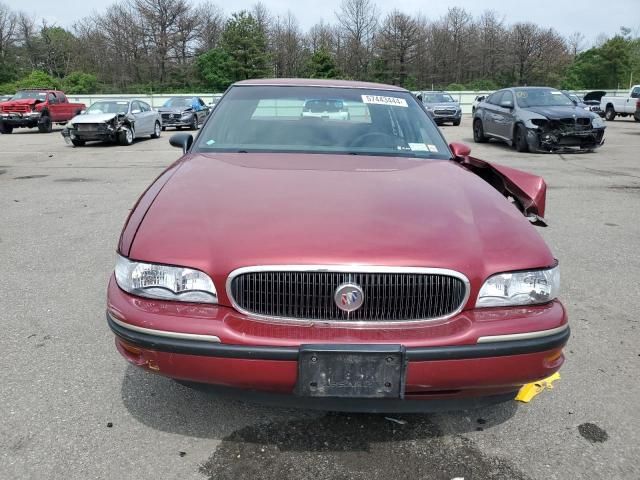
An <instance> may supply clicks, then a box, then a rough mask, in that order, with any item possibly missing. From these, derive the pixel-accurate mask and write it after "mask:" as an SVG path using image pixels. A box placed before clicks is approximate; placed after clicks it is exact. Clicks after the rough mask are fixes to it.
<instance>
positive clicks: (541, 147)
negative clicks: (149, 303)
mask: <svg viewBox="0 0 640 480" xmlns="http://www.w3.org/2000/svg"><path fill="white" fill-rule="evenodd" d="M604 130H605V125H604V121H603V120H602V119H601V118H600V117H599V116H598V115H596V114H595V113H592V112H589V111H586V110H585V109H584V108H580V107H577V106H576V105H574V104H573V102H572V101H571V100H570V99H569V97H567V96H566V95H565V94H563V93H562V92H561V91H559V90H556V89H553V88H548V87H516V88H505V89H503V90H498V91H497V92H494V93H492V94H491V95H489V96H488V97H487V99H486V100H485V101H484V102H482V103H480V104H479V105H478V108H477V109H476V112H475V114H474V116H473V139H474V141H476V142H485V141H487V140H488V139H490V138H494V139H497V140H502V141H504V142H506V143H507V144H509V145H512V146H514V147H515V148H516V149H517V150H518V151H519V152H527V151H531V152H537V151H544V152H549V151H558V150H563V149H569V148H573V149H580V150H593V149H595V148H597V147H599V146H600V145H602V143H603V140H604Z"/></svg>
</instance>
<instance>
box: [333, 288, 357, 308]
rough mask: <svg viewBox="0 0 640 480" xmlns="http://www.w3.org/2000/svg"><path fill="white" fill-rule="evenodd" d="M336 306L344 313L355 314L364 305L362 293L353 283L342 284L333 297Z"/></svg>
mask: <svg viewBox="0 0 640 480" xmlns="http://www.w3.org/2000/svg"><path fill="white" fill-rule="evenodd" d="M333 301H334V302H335V303H336V306H337V307H338V308H339V309H340V310H342V311H344V312H355V311H356V310H358V309H359V308H360V307H361V306H362V304H363V303H364V292H363V291H362V289H361V288H360V286H358V285H356V284H355V283H343V284H342V285H340V286H339V287H338V288H337V289H336V293H335V294H334V296H333Z"/></svg>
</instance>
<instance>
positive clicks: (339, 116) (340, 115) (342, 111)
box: [302, 98, 350, 120]
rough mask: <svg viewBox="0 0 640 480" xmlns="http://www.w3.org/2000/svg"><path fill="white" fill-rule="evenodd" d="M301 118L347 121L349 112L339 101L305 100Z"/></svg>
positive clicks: (330, 99)
mask: <svg viewBox="0 0 640 480" xmlns="http://www.w3.org/2000/svg"><path fill="white" fill-rule="evenodd" d="M302 116H303V117H307V118H331V119H334V120H349V118H350V116H349V112H348V110H347V107H345V105H344V102H343V101H342V100H340V99H332V98H329V99H319V100H306V101H305V102H304V107H303V108H302Z"/></svg>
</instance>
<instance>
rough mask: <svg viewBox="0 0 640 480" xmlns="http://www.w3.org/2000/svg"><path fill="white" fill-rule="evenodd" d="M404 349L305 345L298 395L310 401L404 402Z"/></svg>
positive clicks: (380, 346)
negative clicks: (322, 398)
mask: <svg viewBox="0 0 640 480" xmlns="http://www.w3.org/2000/svg"><path fill="white" fill-rule="evenodd" d="M405 372H406V356H405V350H404V347H402V346H401V345H303V346H302V347H301V348H300V354H299V358H298V382H297V387H296V392H297V394H298V395H301V396H309V397H342V398H402V397H403V396H404V381H405Z"/></svg>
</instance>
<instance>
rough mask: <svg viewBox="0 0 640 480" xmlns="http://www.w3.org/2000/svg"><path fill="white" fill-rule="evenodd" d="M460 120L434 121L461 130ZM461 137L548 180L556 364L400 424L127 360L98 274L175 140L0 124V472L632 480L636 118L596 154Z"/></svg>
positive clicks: (459, 133) (639, 175) (638, 387)
mask: <svg viewBox="0 0 640 480" xmlns="http://www.w3.org/2000/svg"><path fill="white" fill-rule="evenodd" d="M469 123H470V122H469V121H468V119H465V121H464V122H463V124H462V126H461V127H444V128H443V130H444V133H445V135H446V136H447V137H448V139H449V140H463V141H466V142H469V143H471V128H470V125H469ZM473 150H474V154H476V155H477V156H479V157H481V158H486V159H488V160H496V161H500V162H503V163H505V164H508V165H512V166H516V167H521V168H525V169H527V170H530V171H532V172H536V173H538V174H541V175H544V177H545V178H546V179H547V181H548V183H549V186H550V189H549V197H548V215H547V219H548V220H549V223H550V226H549V228H547V229H544V230H542V233H543V235H544V236H545V237H546V239H547V240H548V242H549V243H550V244H551V246H552V248H553V250H554V251H555V253H556V255H557V257H558V258H559V259H560V261H561V265H562V275H563V294H562V297H563V298H564V301H565V303H566V305H567V306H568V308H569V311H570V315H571V319H572V327H573V337H572V339H571V342H570V345H569V347H568V350H567V355H568V362H567V364H566V366H565V368H564V369H563V371H562V380H561V381H559V382H557V383H556V388H555V389H554V390H553V391H551V392H548V393H545V394H543V395H542V396H539V397H537V398H536V399H535V400H534V401H533V403H531V404H529V405H516V404H515V403H509V404H506V405H502V406H500V407H494V408H491V409H485V410H480V411H474V412H459V413H453V414H439V415H408V416H398V417H397V418H400V419H402V420H403V421H406V423H405V424H398V423H395V422H391V421H389V420H385V419H384V417H381V416H371V415H335V414H323V413H318V412H307V411H295V410H285V409H272V408H266V407H258V406H252V405H245V404H242V403H239V402H235V401H230V400H223V399H219V398H215V397H211V396H209V395H207V394H204V393H198V392H194V391H191V390H189V389H187V388H184V387H182V386H180V385H178V384H176V383H174V382H172V381H170V380H167V379H165V378H162V377H158V376H152V375H148V374H146V373H144V372H142V371H139V370H137V369H135V368H132V367H130V366H128V365H127V364H126V363H125V361H124V360H123V359H121V358H120V356H119V355H118V354H117V353H116V351H115V349H114V346H113V338H112V335H111V333H110V332H109V330H108V328H107V326H106V322H105V319H104V308H105V301H104V296H105V285H106V282H107V278H108V276H109V274H110V272H111V269H112V265H113V261H114V248H115V245H116V241H117V237H118V233H119V231H120V228H121V226H122V223H123V222H124V219H125V217H126V215H127V212H128V210H129V208H130V207H131V205H132V204H133V202H134V201H135V199H136V198H137V196H138V195H139V194H140V193H141V192H142V190H143V189H144V187H145V186H146V185H147V184H149V182H150V181H151V180H152V179H153V178H154V177H155V176H156V175H158V174H159V173H160V172H161V171H162V169H163V168H164V167H165V166H166V165H167V164H169V163H170V162H171V161H172V160H173V159H175V158H177V156H178V155H179V152H178V150H176V149H173V148H171V147H170V146H169V145H168V143H167V135H164V136H163V138H162V139H161V140H145V141H140V142H138V143H136V144H135V145H134V146H132V147H128V148H127V147H111V146H92V147H86V148H82V149H79V148H78V149H74V148H71V147H68V146H66V145H65V144H64V142H63V141H62V138H61V137H60V135H59V133H53V134H49V135H45V134H38V133H35V132H33V131H25V132H23V131H17V132H16V133H14V134H13V135H3V136H0V208H1V210H0V211H1V216H0V220H1V222H0V225H1V226H0V306H1V308H0V325H1V326H2V335H1V336H0V352H1V353H0V358H1V368H0V419H1V421H0V472H2V473H0V477H2V478H7V479H18V478H20V479H31V478H33V479H43V478H50V479H54V478H65V479H89V478H96V479H103V478H123V479H129V478H144V479H146V478H163V479H173V478H180V479H190V478H193V479H203V478H212V479H213V478H215V479H240V478H247V479H257V478H269V479H271V478H273V479H284V478H303V477H305V478H316V479H322V478H340V479H347V478H357V479H365V478H366V479H374V478H390V477H395V478H407V479H410V478H420V479H431V478H434V479H445V480H450V479H452V478H454V477H464V478H465V480H470V479H474V480H475V479H477V480H484V479H520V478H523V479H576V478H584V479H604V478H619V479H637V478H640V473H639V472H640V466H639V465H638V460H639V459H640V433H639V431H638V430H639V429H640V420H639V419H640V402H639V401H638V398H640V382H638V368H639V367H640V319H639V317H638V311H640V287H639V282H638V272H639V271H640V256H639V255H638V248H639V247H640V226H639V225H640V221H639V220H640V214H639V213H638V210H639V208H638V207H640V164H639V163H638V162H639V161H640V153H639V152H640V124H638V123H634V122H633V121H624V120H617V121H615V122H610V123H609V128H608V133H607V144H606V145H605V146H604V147H603V148H602V149H601V150H600V151H598V152H596V153H593V154H582V155H522V154H516V153H515V152H514V151H513V150H511V149H509V148H507V147H505V146H501V145H498V144H488V145H481V146H478V145H473Z"/></svg>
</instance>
